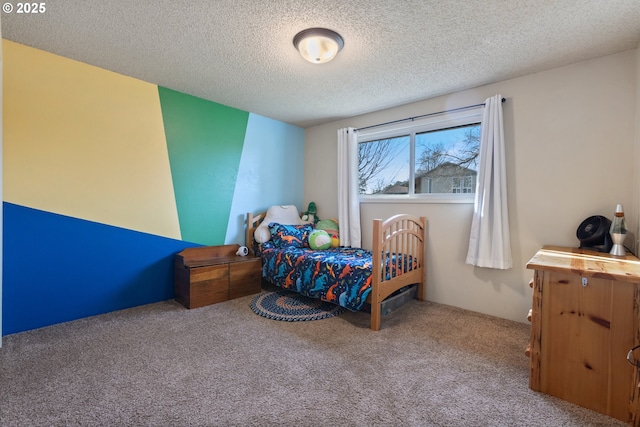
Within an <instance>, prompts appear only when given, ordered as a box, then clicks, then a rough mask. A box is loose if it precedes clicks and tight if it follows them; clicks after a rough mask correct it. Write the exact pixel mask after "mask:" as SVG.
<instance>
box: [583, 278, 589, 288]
mask: <svg viewBox="0 0 640 427" xmlns="http://www.w3.org/2000/svg"><path fill="white" fill-rule="evenodd" d="M587 285H588V283H587V278H586V277H583V278H582V287H583V288H586V287H587Z"/></svg>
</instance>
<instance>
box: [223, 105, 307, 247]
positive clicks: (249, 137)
mask: <svg viewBox="0 0 640 427" xmlns="http://www.w3.org/2000/svg"><path fill="white" fill-rule="evenodd" d="M303 177H304V129H302V128H300V127H297V126H293V125H290V124H287V123H283V122H279V121H276V120H273V119H269V118H267V117H263V116H259V115H257V114H250V115H249V122H248V123H247V132H246V135H245V140H244V145H243V148H242V157H241V160H240V167H239V170H238V179H237V180H236V188H235V192H234V196H233V202H232V204H231V212H230V215H229V224H228V226H227V236H226V239H225V243H226V244H232V243H237V244H240V245H244V244H245V231H244V230H245V227H244V222H245V219H246V215H247V212H253V213H257V212H259V211H260V210H266V209H267V208H268V207H269V206H271V205H275V204H278V205H296V206H297V207H298V209H302V208H303V206H302V203H303V201H304V200H303V191H304V187H303Z"/></svg>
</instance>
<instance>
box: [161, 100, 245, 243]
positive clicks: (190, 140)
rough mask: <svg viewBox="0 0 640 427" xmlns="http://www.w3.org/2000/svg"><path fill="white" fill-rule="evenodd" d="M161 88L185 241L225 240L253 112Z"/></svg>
mask: <svg viewBox="0 0 640 427" xmlns="http://www.w3.org/2000/svg"><path fill="white" fill-rule="evenodd" d="M158 91H159V94H160V105H161V108H162V118H163V122H164V129H165V135H166V140H167V148H168V152H169V163H170V165H171V175H172V179H173V186H174V194H175V197H176V205H177V209H178V220H179V222H180V232H181V235H182V239H183V240H186V241H190V242H194V243H200V244H204V245H221V244H224V240H225V236H226V224H227V221H228V219H229V212H230V210H231V203H232V201H233V194H234V189H235V185H236V178H237V175H238V168H239V165H240V157H241V155H242V145H243V142H244V137H245V132H246V128H247V121H248V119H249V113H248V112H246V111H241V110H237V109H234V108H230V107H226V106H223V105H220V104H216V103H214V102H210V101H206V100H204V99H201V98H196V97H194V96H190V95H186V94H183V93H180V92H176V91H173V90H170V89H166V88H163V87H158Z"/></svg>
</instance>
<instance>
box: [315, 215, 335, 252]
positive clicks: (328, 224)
mask: <svg viewBox="0 0 640 427" xmlns="http://www.w3.org/2000/svg"><path fill="white" fill-rule="evenodd" d="M315 228H316V230H324V231H326V232H327V234H329V237H331V247H332V248H337V247H338V246H340V229H339V228H338V222H337V221H336V220H334V219H323V220H321V221H318V222H317V223H316V227H315Z"/></svg>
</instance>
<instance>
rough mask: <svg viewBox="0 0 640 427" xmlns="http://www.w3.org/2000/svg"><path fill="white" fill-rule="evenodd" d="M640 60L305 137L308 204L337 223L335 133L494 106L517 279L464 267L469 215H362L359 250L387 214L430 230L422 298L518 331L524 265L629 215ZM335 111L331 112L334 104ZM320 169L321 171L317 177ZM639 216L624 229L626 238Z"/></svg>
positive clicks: (521, 82) (631, 55) (535, 78)
mask: <svg viewBox="0 0 640 427" xmlns="http://www.w3.org/2000/svg"><path fill="white" fill-rule="evenodd" d="M637 61H638V60H637V50H632V51H627V52H623V53H620V54H616V55H611V56H607V57H603V58H599V59H595V60H590V61H585V62H581V63H578V64H573V65H570V66H566V67H561V68H557V69H552V70H549V71H545V72H541V73H536V74H531V75H528V76H524V77H521V78H517V79H513V80H507V81H503V82H499V83H496V84H491V85H487V86H483V87H479V88H475V89H470V90H465V91H461V92H458V93H454V94H451V95H447V96H441V97H437V98H433V99H429V100H425V101H422V102H417V103H413V104H409V105H405V106H400V107H396V108H392V109H388V110H384V111H378V112H375V113H371V114H365V115H362V116H358V117H354V118H351V119H348V120H340V121H336V122H333V123H329V124H326V125H321V126H316V127H311V128H308V129H306V131H305V177H304V178H305V180H304V183H305V189H304V192H305V204H306V203H308V202H309V201H311V200H313V201H315V202H316V203H317V205H318V214H319V216H320V217H321V218H327V217H336V216H337V199H336V191H337V190H336V189H337V182H336V178H335V177H336V167H335V163H336V148H335V147H336V131H337V129H339V128H342V127H347V126H353V127H356V128H357V127H364V126H368V125H373V124H377V123H382V122H387V121H390V120H396V119H402V118H405V117H410V116H415V115H420V114H426V113H431V112H436V111H442V110H445V109H449V108H456V107H462V106H466V105H472V104H477V103H480V102H484V100H485V99H486V98H488V97H489V96H492V95H495V94H498V93H500V94H502V96H503V97H505V98H507V102H506V103H505V104H503V108H504V121H505V140H506V145H507V147H506V158H507V179H508V197H509V216H510V222H511V244H512V248H513V259H514V268H513V269H511V270H508V271H499V270H492V269H483V268H474V267H472V266H469V265H467V264H465V262H464V261H465V258H466V252H467V243H468V236H469V230H470V227H471V214H472V210H473V205H472V204H408V203H404V204H381V203H379V204H366V205H365V204H363V205H362V206H361V211H362V213H361V217H362V218H361V219H362V224H363V246H364V247H370V244H371V229H370V227H371V221H372V219H374V218H385V217H387V216H389V215H392V214H395V213H411V214H414V215H426V216H427V217H428V219H429V227H428V230H429V239H428V244H427V249H428V261H427V267H428V274H427V280H428V283H427V298H428V299H429V300H430V301H435V302H438V303H443V304H448V305H453V306H457V307H462V308H465V309H469V310H473V311H477V312H481V313H486V314H491V315H494V316H498V317H502V318H506V319H512V320H516V321H520V322H526V314H527V312H528V310H529V308H531V289H530V288H529V286H528V282H529V280H530V279H531V277H532V272H531V271H530V270H527V269H526V263H527V261H528V260H529V259H530V258H531V257H532V256H533V255H534V254H535V252H536V251H537V250H538V249H539V248H540V247H541V246H543V245H551V244H553V245H564V246H577V244H578V241H577V239H576V237H575V233H576V228H577V227H578V225H579V224H580V222H581V221H582V220H583V219H585V218H586V217H588V216H590V215H596V214H601V215H605V216H608V217H609V218H611V217H612V214H613V211H614V209H615V205H616V204H617V203H623V204H625V205H626V206H628V209H630V210H631V209H634V206H636V200H635V199H637V197H635V198H634V195H635V196H640V195H639V194H638V191H635V192H634V185H633V177H634V167H635V166H640V163H639V162H637V161H635V160H634V152H635V151H634V147H635V145H640V143H639V142H638V141H637V140H638V137H637V136H636V127H638V125H637V122H638V119H637V116H636V112H635V105H636V98H637V97H638V95H637V86H636V81H637V80H639V77H638V72H637V71H636V63H637ZM337 102H338V101H337ZM319 164H321V165H322V167H320V166H319ZM637 218H638V216H637V215H635V214H634V215H633V216H632V217H631V218H628V221H629V225H630V227H631V228H632V230H635V229H636V228H637V222H638V220H637Z"/></svg>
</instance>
